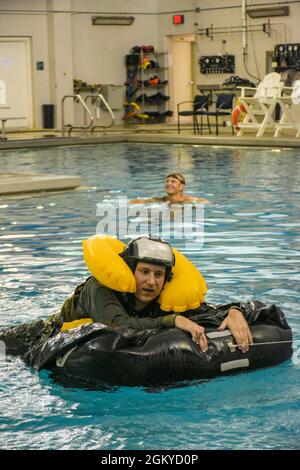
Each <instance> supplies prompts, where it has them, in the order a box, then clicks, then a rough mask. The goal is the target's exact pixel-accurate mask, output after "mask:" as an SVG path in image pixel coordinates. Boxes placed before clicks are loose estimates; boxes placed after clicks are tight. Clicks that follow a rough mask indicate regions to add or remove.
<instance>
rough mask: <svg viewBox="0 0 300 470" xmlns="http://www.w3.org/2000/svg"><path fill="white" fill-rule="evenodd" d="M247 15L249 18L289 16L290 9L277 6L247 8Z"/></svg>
mask: <svg viewBox="0 0 300 470" xmlns="http://www.w3.org/2000/svg"><path fill="white" fill-rule="evenodd" d="M247 13H248V15H249V16H251V18H264V17H269V16H289V14H290V7H288V6H279V7H271V8H248V9H247Z"/></svg>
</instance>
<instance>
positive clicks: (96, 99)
mask: <svg viewBox="0 0 300 470" xmlns="http://www.w3.org/2000/svg"><path fill="white" fill-rule="evenodd" d="M89 98H93V99H94V102H93V101H92V104H95V105H96V106H97V108H96V111H97V110H98V109H99V110H100V106H101V104H102V103H103V105H104V108H105V109H106V110H107V111H108V112H109V114H110V117H111V122H110V123H109V124H107V125H102V126H101V125H94V126H93V123H94V119H95V118H94V116H93V114H92V113H91V111H90V109H89V108H88V106H87V103H86V101H87V100H88V99H89ZM66 99H72V100H73V101H75V102H77V103H80V104H81V106H82V108H83V112H84V126H73V125H70V124H67V125H66V124H65V100H66ZM98 112H99V111H98ZM87 116H88V117H89V122H88V123H87V124H86V120H87V119H86V118H87ZM114 121H115V115H114V113H113V112H112V109H111V107H110V106H109V104H108V103H107V101H106V100H105V98H104V97H103V96H102V95H101V94H100V93H99V94H90V95H87V96H86V97H85V99H84V100H83V98H82V96H80V95H65V96H64V97H63V98H62V100H61V122H62V124H61V126H62V136H63V137H64V136H65V132H66V131H67V132H68V136H70V135H71V132H72V131H73V130H75V129H78V130H81V133H82V134H84V133H86V132H88V131H91V132H92V133H93V132H94V130H95V129H96V128H101V129H102V130H105V129H106V128H108V127H111V126H112V125H113V124H114Z"/></svg>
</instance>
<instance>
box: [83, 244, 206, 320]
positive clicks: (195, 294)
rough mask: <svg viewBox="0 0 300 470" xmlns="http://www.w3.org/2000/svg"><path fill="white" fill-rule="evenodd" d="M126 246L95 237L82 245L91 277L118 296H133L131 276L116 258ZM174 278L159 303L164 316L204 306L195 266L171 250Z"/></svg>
mask: <svg viewBox="0 0 300 470" xmlns="http://www.w3.org/2000/svg"><path fill="white" fill-rule="evenodd" d="M124 246H125V244H124V243H123V242H121V241H120V240H117V239H116V238H112V237H108V236H99V235H95V236H93V237H91V238H89V239H88V240H84V241H83V253H84V260H85V262H86V265H87V267H88V268H89V270H90V272H91V273H92V275H93V276H94V277H95V278H96V279H97V280H98V281H99V282H101V284H103V285H104V286H106V287H109V288H110V289H114V290H116V291H119V292H131V293H133V292H135V291H136V281H135V277H134V275H133V272H132V271H131V269H130V268H129V266H128V265H127V264H126V263H125V261H124V260H123V259H122V258H121V257H120V256H119V254H120V253H121V252H122V251H123V249H124ZM173 253H174V255H175V266H174V267H173V269H172V272H173V278H172V280H171V282H167V283H166V284H165V286H164V288H163V290H162V292H161V294H160V296H159V299H158V302H159V303H160V306H161V309H162V310H163V311H165V312H171V311H173V312H184V311H186V310H189V309H194V308H197V307H199V305H200V304H201V303H202V302H204V298H205V294H206V292H207V287H206V283H205V280H204V278H203V277H202V275H201V273H200V272H199V271H198V269H197V268H196V266H195V265H194V264H193V263H192V262H191V261H190V260H188V259H187V258H186V257H185V256H184V255H183V254H182V253H180V252H179V251H177V250H176V249H175V248H173Z"/></svg>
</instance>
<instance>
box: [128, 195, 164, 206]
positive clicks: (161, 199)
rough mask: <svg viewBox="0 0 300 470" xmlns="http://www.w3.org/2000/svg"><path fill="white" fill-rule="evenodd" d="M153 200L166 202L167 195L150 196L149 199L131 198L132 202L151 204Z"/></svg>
mask: <svg viewBox="0 0 300 470" xmlns="http://www.w3.org/2000/svg"><path fill="white" fill-rule="evenodd" d="M151 202H166V197H165V196H162V197H150V198H148V199H131V201H129V203H130V204H149V203H151Z"/></svg>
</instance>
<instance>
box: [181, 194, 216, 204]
mask: <svg viewBox="0 0 300 470" xmlns="http://www.w3.org/2000/svg"><path fill="white" fill-rule="evenodd" d="M183 202H189V203H192V202H201V203H202V204H210V201H209V200H208V199H205V197H194V196H187V195H184V197H183Z"/></svg>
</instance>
